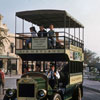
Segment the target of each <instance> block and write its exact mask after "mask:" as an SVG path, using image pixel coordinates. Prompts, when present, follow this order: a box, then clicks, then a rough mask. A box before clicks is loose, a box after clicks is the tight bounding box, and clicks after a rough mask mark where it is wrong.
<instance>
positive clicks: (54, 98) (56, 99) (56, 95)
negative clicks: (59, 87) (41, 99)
mask: <svg viewBox="0 0 100 100" xmlns="http://www.w3.org/2000/svg"><path fill="white" fill-rule="evenodd" d="M52 100H62V98H61V96H60V94H58V93H56V94H55V95H54V96H53V99H52Z"/></svg>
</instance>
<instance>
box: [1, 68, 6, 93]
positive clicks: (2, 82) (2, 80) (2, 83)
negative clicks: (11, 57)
mask: <svg viewBox="0 0 100 100" xmlns="http://www.w3.org/2000/svg"><path fill="white" fill-rule="evenodd" d="M4 76H5V75H4V72H2V69H1V68H0V94H2V93H3V89H4V83H5V82H4V81H5V79H4Z"/></svg>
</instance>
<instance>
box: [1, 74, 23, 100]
mask: <svg viewBox="0 0 100 100" xmlns="http://www.w3.org/2000/svg"><path fill="white" fill-rule="evenodd" d="M20 77H21V75H11V76H10V75H5V80H6V83H5V88H9V87H15V86H16V81H15V80H16V79H18V78H20ZM10 83H11V84H10ZM3 97H4V95H3V94H2V95H0V100H3Z"/></svg>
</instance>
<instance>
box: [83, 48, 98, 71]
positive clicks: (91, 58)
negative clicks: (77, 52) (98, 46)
mask: <svg viewBox="0 0 100 100" xmlns="http://www.w3.org/2000/svg"><path fill="white" fill-rule="evenodd" d="M99 62H100V57H99V56H97V54H96V53H95V52H92V51H91V50H87V49H85V51H84V63H85V64H87V65H88V67H89V70H91V67H94V68H97V69H98V71H99V72H100V67H98V66H97V65H98V64H100V63H99Z"/></svg>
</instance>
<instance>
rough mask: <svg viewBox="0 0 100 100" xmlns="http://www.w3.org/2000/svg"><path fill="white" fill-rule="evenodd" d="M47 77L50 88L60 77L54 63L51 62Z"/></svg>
mask: <svg viewBox="0 0 100 100" xmlns="http://www.w3.org/2000/svg"><path fill="white" fill-rule="evenodd" d="M47 77H48V78H49V84H50V86H51V87H52V88H54V87H55V84H56V80H57V79H60V74H59V72H58V71H55V65H54V64H52V65H51V68H50V70H49V72H48V73H47Z"/></svg>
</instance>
